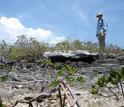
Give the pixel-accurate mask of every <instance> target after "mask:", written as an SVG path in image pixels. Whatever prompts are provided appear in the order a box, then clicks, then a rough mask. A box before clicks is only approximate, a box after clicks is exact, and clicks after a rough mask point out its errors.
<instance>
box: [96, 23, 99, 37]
mask: <svg viewBox="0 0 124 107" xmlns="http://www.w3.org/2000/svg"><path fill="white" fill-rule="evenodd" d="M98 30H99V26H98V22H97V28H96V37H97V36H98Z"/></svg>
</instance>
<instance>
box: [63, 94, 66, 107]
mask: <svg viewBox="0 0 124 107" xmlns="http://www.w3.org/2000/svg"><path fill="white" fill-rule="evenodd" d="M65 99H66V95H65V94H64V98H63V107H64V106H65Z"/></svg>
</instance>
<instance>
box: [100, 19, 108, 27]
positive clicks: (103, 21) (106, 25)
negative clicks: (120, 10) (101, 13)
mask: <svg viewBox="0 0 124 107" xmlns="http://www.w3.org/2000/svg"><path fill="white" fill-rule="evenodd" d="M100 20H101V22H102V26H103V23H104V24H105V27H106V28H108V24H107V22H106V21H105V20H103V18H101V19H100ZM100 20H98V21H100Z"/></svg>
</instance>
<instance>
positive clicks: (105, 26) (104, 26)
mask: <svg viewBox="0 0 124 107" xmlns="http://www.w3.org/2000/svg"><path fill="white" fill-rule="evenodd" d="M106 32H107V25H106V22H105V20H103V33H104V35H106Z"/></svg>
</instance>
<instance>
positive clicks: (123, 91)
mask: <svg viewBox="0 0 124 107" xmlns="http://www.w3.org/2000/svg"><path fill="white" fill-rule="evenodd" d="M120 86H121V91H122V96H123V99H124V90H123V86H122V83H121V81H120Z"/></svg>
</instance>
